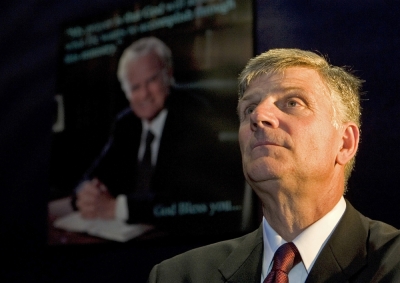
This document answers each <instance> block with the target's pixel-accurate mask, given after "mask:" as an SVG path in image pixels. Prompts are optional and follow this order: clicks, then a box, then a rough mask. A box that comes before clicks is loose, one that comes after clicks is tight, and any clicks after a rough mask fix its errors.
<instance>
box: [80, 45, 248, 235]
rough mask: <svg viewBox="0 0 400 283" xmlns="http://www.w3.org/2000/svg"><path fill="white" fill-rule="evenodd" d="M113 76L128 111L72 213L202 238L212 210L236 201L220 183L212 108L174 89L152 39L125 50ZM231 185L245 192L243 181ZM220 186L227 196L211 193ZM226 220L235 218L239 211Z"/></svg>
mask: <svg viewBox="0 0 400 283" xmlns="http://www.w3.org/2000/svg"><path fill="white" fill-rule="evenodd" d="M117 75H118V78H119V80H120V82H121V86H122V89H123V91H124V93H125V95H126V98H127V99H128V101H129V103H130V107H129V108H128V109H126V110H125V111H123V112H122V113H120V115H119V116H118V118H117V121H116V123H115V127H114V131H113V134H112V136H111V137H110V139H109V142H108V143H107V145H106V146H105V148H104V150H103V152H102V153H101V155H100V157H99V158H98V159H97V160H96V161H95V162H94V164H93V166H92V167H91V168H90V169H89V170H88V172H87V173H86V177H85V178H84V181H83V182H82V183H81V184H80V185H79V186H78V189H77V193H76V207H77V208H78V209H79V211H80V212H81V215H82V216H83V217H85V218H96V217H100V218H106V219H112V218H118V219H122V220H126V221H128V222H129V223H151V224H156V225H157V226H158V227H161V228H167V229H168V230H170V231H174V232H178V233H179V234H181V233H185V232H186V233H189V232H194V231H195V230H193V229H192V228H193V227H194V228H196V227H197V228H198V230H197V231H206V230H204V228H205V227H204V225H205V224H208V225H209V223H210V221H214V222H215V221H221V219H219V217H221V215H218V213H215V215H214V213H210V212H211V211H210V209H211V207H210V204H211V203H218V202H223V201H233V198H234V196H235V194H236V195H237V196H239V194H240V193H239V194H238V191H236V192H233V191H234V190H232V188H230V187H229V184H224V183H225V181H222V180H223V179H225V180H226V179H227V178H223V176H224V175H225V174H227V172H226V168H223V166H221V164H220V163H219V161H221V160H220V157H219V154H220V150H222V149H221V148H220V147H219V141H218V138H217V132H216V131H215V130H214V129H213V127H212V125H210V123H209V121H210V120H209V119H208V118H209V117H210V114H211V113H210V106H209V105H208V104H207V101H205V100H204V98H201V97H200V96H196V95H194V94H193V93H188V92H183V91H181V90H178V89H176V88H175V87H174V86H173V85H174V78H173V68H172V55H171V51H170V49H169V48H168V47H167V46H166V45H165V44H164V43H163V42H162V41H160V40H159V39H157V38H154V37H147V38H142V39H140V40H138V41H136V42H134V43H132V44H131V45H130V46H129V47H128V48H126V49H125V51H124V53H123V54H122V56H121V58H120V61H119V66H118V74H117ZM150 132H151V134H149V133H150ZM148 136H152V138H151V141H149V145H146V140H147V137H148ZM146 159H148V160H147V161H146ZM233 166H234V165H233ZM238 167H239V168H240V165H239V166H238ZM236 180H237V179H236ZM236 184H237V185H236V188H238V185H239V186H242V187H244V181H243V182H242V184H240V183H239V182H236ZM221 186H223V187H225V188H226V190H225V191H224V190H222V191H221V190H217V189H216V188H219V189H220V187H221ZM229 190H230V191H229ZM230 196H232V198H231V197H230ZM211 214H213V215H211ZM229 214H231V216H234V215H236V216H235V217H239V216H240V211H239V209H238V210H236V211H234V209H232V210H231V211H230V212H226V213H224V215H225V216H228V215H229ZM195 223H196V225H194V224H195ZM190 224H193V225H190ZM236 225H238V221H237V222H236ZM189 227H190V229H189ZM214 228H215V226H214ZM236 228H237V227H236Z"/></svg>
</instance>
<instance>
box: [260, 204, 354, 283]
mask: <svg viewBox="0 0 400 283" xmlns="http://www.w3.org/2000/svg"><path fill="white" fill-rule="evenodd" d="M345 210H346V202H345V200H344V198H343V197H341V199H340V200H339V202H338V203H337V204H336V205H335V207H334V208H333V209H332V210H331V211H330V212H328V213H327V214H326V215H325V216H324V217H322V218H321V219H320V220H318V221H317V222H315V223H314V224H312V225H311V226H309V227H308V228H307V229H305V230H304V231H303V232H302V233H301V234H300V235H298V236H297V237H296V238H295V239H294V240H293V243H294V244H295V245H296V247H297V249H298V250H299V252H300V255H301V259H302V261H301V262H300V263H299V264H297V265H296V266H294V267H293V268H292V270H291V271H290V272H289V282H290V283H300V282H301V283H303V282H305V280H306V279H307V276H308V274H309V273H310V271H311V268H312V267H313V265H314V262H315V260H316V258H317V257H318V255H319V253H320V252H321V250H322V248H323V247H324V246H325V244H326V242H327V241H328V239H329V237H330V235H331V234H332V232H333V230H334V229H335V227H336V225H337V224H338V222H339V220H340V218H341V217H342V216H343V213H344V211H345ZM263 241H264V254H263V263H262V271H261V283H262V282H263V281H264V279H265V278H266V277H267V275H268V273H269V272H270V271H271V268H272V263H273V262H272V259H273V257H274V254H275V251H276V250H277V249H278V248H279V247H280V246H281V245H283V244H284V243H286V241H285V240H284V239H282V237H281V236H279V235H278V233H276V231H275V230H274V229H272V227H271V226H270V225H269V224H268V221H267V220H266V219H265V218H263Z"/></svg>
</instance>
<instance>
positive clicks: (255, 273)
mask: <svg viewBox="0 0 400 283" xmlns="http://www.w3.org/2000/svg"><path fill="white" fill-rule="evenodd" d="M262 231H263V230H262V226H260V227H259V228H258V229H257V230H256V231H254V232H252V233H250V234H249V235H247V236H246V237H245V239H244V240H243V242H242V243H241V244H239V246H238V247H237V248H236V249H235V250H234V251H233V252H232V253H231V254H230V256H229V257H228V258H227V259H226V260H225V262H224V263H223V264H222V265H221V266H220V268H219V271H220V272H221V274H222V275H223V276H224V277H225V279H226V280H227V281H226V282H231V283H233V282H259V281H260V278H261V266H262V254H263V237H262Z"/></svg>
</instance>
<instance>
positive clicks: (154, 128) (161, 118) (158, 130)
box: [115, 109, 168, 221]
mask: <svg viewBox="0 0 400 283" xmlns="http://www.w3.org/2000/svg"><path fill="white" fill-rule="evenodd" d="M167 115H168V110H167V109H163V110H162V111H161V112H160V113H159V114H158V115H157V117H156V118H154V119H153V120H152V121H151V123H150V122H149V121H147V120H142V135H141V138H140V145H139V150H138V161H140V160H142V158H143V155H144V152H145V150H146V136H147V132H148V131H149V130H150V131H151V132H152V133H153V135H154V139H153V142H152V143H151V164H152V165H153V166H155V165H156V164H157V157H158V150H159V148H160V141H161V136H162V132H163V129H164V124H165V120H166V119H167ZM115 218H116V219H120V220H124V221H126V220H128V218H129V211H128V200H127V197H126V195H118V196H117V198H116V207H115Z"/></svg>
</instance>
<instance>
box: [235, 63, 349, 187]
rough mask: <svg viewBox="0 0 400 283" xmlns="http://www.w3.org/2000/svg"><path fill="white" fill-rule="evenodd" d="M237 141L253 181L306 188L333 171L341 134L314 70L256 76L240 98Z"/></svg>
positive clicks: (288, 70)
mask: <svg viewBox="0 0 400 283" xmlns="http://www.w3.org/2000/svg"><path fill="white" fill-rule="evenodd" d="M238 111H239V116H240V127H239V142H240V148H241V152H242V159H243V170H244V173H245V176H246V179H247V180H248V181H249V183H250V184H255V183H258V184H261V183H268V184H275V185H278V186H276V187H278V188H279V187H282V186H285V187H297V188H300V187H307V185H308V184H310V182H312V183H313V184H321V181H322V182H323V181H324V180H327V179H329V178H330V177H331V176H332V174H333V167H334V166H335V159H336V155H337V152H338V151H339V147H340V144H341V143H340V141H341V134H340V131H338V130H337V129H336V128H335V127H334V126H333V123H332V119H333V107H332V103H331V100H330V98H329V94H328V89H327V87H326V86H325V85H324V83H323V82H322V80H321V78H320V76H319V75H318V73H317V72H316V71H315V70H312V69H308V68H304V67H290V68H287V69H286V70H285V71H284V72H283V73H280V74H273V75H261V76H260V77H257V78H255V79H254V80H253V81H252V82H251V83H250V85H249V87H248V88H247V90H246V91H245V93H244V96H243V98H242V99H241V100H240V101H239V105H238Z"/></svg>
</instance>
